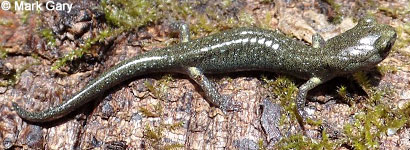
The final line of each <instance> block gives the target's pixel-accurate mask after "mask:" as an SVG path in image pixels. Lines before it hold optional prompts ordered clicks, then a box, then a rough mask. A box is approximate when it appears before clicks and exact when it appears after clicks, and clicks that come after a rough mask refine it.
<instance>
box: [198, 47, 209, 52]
mask: <svg viewBox="0 0 410 150" xmlns="http://www.w3.org/2000/svg"><path fill="white" fill-rule="evenodd" d="M199 51H201V52H206V51H209V47H204V48H201V49H200V50H199Z"/></svg>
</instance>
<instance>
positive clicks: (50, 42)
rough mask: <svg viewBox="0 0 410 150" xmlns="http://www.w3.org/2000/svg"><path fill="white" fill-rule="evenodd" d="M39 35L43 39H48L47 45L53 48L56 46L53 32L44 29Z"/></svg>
mask: <svg viewBox="0 0 410 150" xmlns="http://www.w3.org/2000/svg"><path fill="white" fill-rule="evenodd" d="M39 33H40V35H41V36H42V37H43V38H45V39H46V41H47V45H49V46H53V47H54V46H55V45H56V38H55V36H54V34H53V32H52V31H51V29H43V30H40V32H39Z"/></svg>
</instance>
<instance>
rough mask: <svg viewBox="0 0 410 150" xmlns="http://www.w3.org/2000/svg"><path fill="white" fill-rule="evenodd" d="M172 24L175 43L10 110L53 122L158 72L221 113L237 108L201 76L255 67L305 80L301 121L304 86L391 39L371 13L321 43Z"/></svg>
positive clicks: (350, 67) (384, 50)
mask: <svg viewBox="0 0 410 150" xmlns="http://www.w3.org/2000/svg"><path fill="white" fill-rule="evenodd" d="M177 27H178V29H180V30H179V31H180V37H181V42H180V43H179V44H176V45H173V46H170V47H165V48H162V49H158V50H152V51H149V52H146V53H143V54H141V55H137V56H135V57H133V58H131V59H129V60H125V61H123V62H121V63H119V64H118V65H115V66H114V67H112V68H111V69H109V70H108V71H106V72H104V73H102V74H101V75H100V76H99V77H97V78H96V79H94V80H92V81H90V83H88V85H87V86H85V87H84V88H83V89H82V90H81V91H79V92H78V93H76V94H74V95H73V96H72V97H71V98H70V99H68V100H66V101H64V102H63V103H62V104H59V105H57V106H55V107H52V108H49V109H46V110H43V111H40V112H31V111H27V110H25V109H23V108H21V107H19V106H18V105H17V104H16V103H14V102H13V103H12V105H13V107H14V110H15V111H16V112H17V114H18V115H19V116H20V117H21V118H23V119H25V120H27V121H30V122H48V121H52V120H56V119H59V118H61V117H63V116H65V115H67V114H68V113H70V112H72V111H73V110H75V109H76V108H78V107H80V106H82V105H84V104H85V103H87V102H90V101H91V100H93V99H94V98H95V97H97V95H100V94H101V93H102V92H104V91H106V90H108V89H109V88H111V87H113V86H115V85H117V84H119V83H121V82H123V81H125V80H128V79H130V78H134V77H137V76H141V75H144V74H152V73H158V72H169V73H182V74H187V75H188V76H189V77H190V78H191V79H192V80H193V81H195V82H196V83H197V84H198V85H199V86H200V87H201V88H202V90H203V91H204V93H205V99H206V100H207V101H208V102H209V103H210V104H211V105H213V106H215V107H218V108H220V109H221V110H223V111H230V110H237V109H238V108H240V106H238V104H237V103H235V102H233V101H232V100H231V99H230V98H228V97H226V96H223V95H221V94H220V93H219V92H218V90H217V88H216V86H215V84H214V83H212V82H211V81H210V80H209V79H208V78H207V76H206V75H208V74H215V73H228V72H237V71H250V70H257V71H268V72H277V73H283V74H288V75H291V76H294V77H297V78H300V79H304V80H307V81H306V82H305V83H304V84H302V85H301V86H300V87H299V90H298V93H297V96H296V99H295V101H296V106H297V112H298V113H299V116H300V117H301V118H303V120H305V118H306V114H305V112H304V106H305V101H306V95H307V92H308V91H309V90H311V89H313V88H315V87H316V86H318V85H320V84H322V83H324V82H326V81H328V80H330V79H332V78H334V77H336V76H345V75H348V74H351V73H354V72H356V71H359V70H368V69H370V68H372V67H374V66H375V65H376V64H378V63H379V62H381V61H382V60H383V59H384V58H386V56H387V55H388V54H389V52H390V50H391V48H392V46H393V44H394V42H395V40H396V37H397V35H396V31H395V30H394V28H393V27H391V26H389V25H384V24H378V23H377V22H376V21H375V19H374V18H372V17H364V18H362V19H360V20H359V21H358V24H357V25H356V26H355V27H353V28H352V29H350V30H348V31H346V32H344V33H342V34H340V35H338V36H335V37H333V38H331V39H329V40H327V41H325V40H324V39H323V38H322V37H321V36H320V35H319V34H315V35H313V37H312V39H313V40H312V45H311V46H309V45H307V44H304V43H302V42H300V41H297V40H294V39H292V38H289V37H287V36H285V35H283V34H281V33H280V32H279V31H271V30H266V29H259V28H237V29H231V30H228V31H225V32H221V33H217V34H213V35H210V36H206V37H202V38H198V39H190V37H189V30H188V27H187V26H186V25H184V24H181V25H178V26H177ZM205 74H206V75H205Z"/></svg>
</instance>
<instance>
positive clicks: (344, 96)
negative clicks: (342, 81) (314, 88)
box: [336, 85, 355, 106]
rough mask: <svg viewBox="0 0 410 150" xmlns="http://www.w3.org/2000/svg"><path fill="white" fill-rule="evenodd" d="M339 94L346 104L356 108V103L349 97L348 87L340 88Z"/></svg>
mask: <svg viewBox="0 0 410 150" xmlns="http://www.w3.org/2000/svg"><path fill="white" fill-rule="evenodd" d="M336 91H337V94H338V95H339V96H340V97H341V98H342V99H343V100H344V101H346V103H348V104H349V105H350V106H354V105H355V103H354V101H355V100H354V98H352V97H350V96H349V95H348V91H347V88H346V86H344V85H342V86H339V87H337V90H336Z"/></svg>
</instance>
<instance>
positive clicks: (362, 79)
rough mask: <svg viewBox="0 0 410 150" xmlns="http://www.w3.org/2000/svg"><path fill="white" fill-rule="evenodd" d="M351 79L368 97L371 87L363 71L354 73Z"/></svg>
mask: <svg viewBox="0 0 410 150" xmlns="http://www.w3.org/2000/svg"><path fill="white" fill-rule="evenodd" d="M353 78H354V79H355V80H356V82H357V83H359V85H360V86H361V87H362V88H363V90H364V91H366V93H367V94H368V95H370V93H371V90H372V86H371V84H370V80H369V78H368V77H367V75H366V73H365V72H363V71H360V72H357V73H354V74H353Z"/></svg>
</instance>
